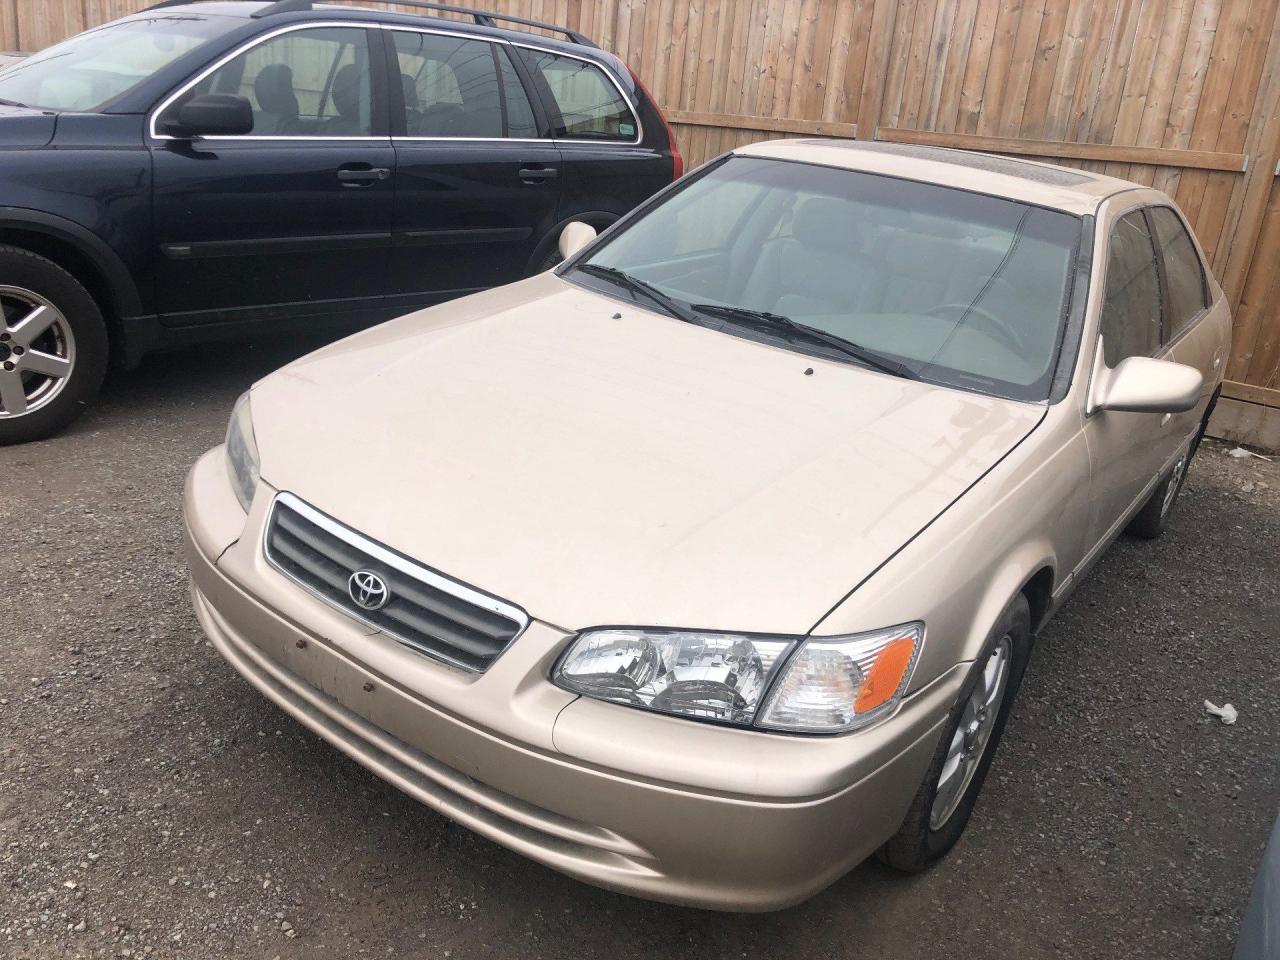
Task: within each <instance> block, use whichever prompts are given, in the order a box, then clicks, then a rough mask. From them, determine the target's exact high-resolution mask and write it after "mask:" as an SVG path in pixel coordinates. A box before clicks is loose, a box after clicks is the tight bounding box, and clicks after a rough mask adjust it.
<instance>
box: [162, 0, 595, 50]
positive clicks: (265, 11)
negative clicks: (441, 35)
mask: <svg viewBox="0 0 1280 960" xmlns="http://www.w3.org/2000/svg"><path fill="white" fill-rule="evenodd" d="M191 2H193V0H164V2H163V3H158V4H156V6H155V7H150V8H148V9H151V10H154V9H156V8H157V7H168V6H175V5H177V4H180V3H191ZM362 2H364V3H381V4H385V5H387V6H397V7H416V8H418V9H420V10H436V11H440V12H442V13H461V14H464V15H466V16H469V17H471V18H473V19H474V20H475V22H476V23H478V24H479V25H480V26H482V27H496V26H497V25H498V24H497V22H496V21H498V20H501V21H503V22H504V23H518V24H520V25H521V26H525V27H537V28H538V29H540V30H550V31H551V32H552V33H562V34H564V35H565V36H566V37H567V38H568V39H569V41H570V42H572V43H578V44H582V45H583V46H587V47H594V46H595V44H594V43H592V42H591V40H590V39H588V38H587V37H584V36H583V35H582V34H580V33H578V31H577V30H570V29H569V28H568V27H562V26H559V25H558V24H554V23H543V22H542V21H541V20H530V19H529V18H527V17H517V16H514V15H512V14H509V13H497V12H494V11H489V10H475V9H472V8H471V7H459V6H455V5H453V4H451V3H432V2H428V0H362ZM311 9H313V7H312V0H276V2H275V3H272V4H270V5H268V6H265V7H263V8H262V9H261V10H258V11H255V12H254V13H253V14H252V16H253V17H255V18H258V17H271V16H275V15H276V14H277V13H295V12H297V11H299V10H311ZM397 12H402V11H397Z"/></svg>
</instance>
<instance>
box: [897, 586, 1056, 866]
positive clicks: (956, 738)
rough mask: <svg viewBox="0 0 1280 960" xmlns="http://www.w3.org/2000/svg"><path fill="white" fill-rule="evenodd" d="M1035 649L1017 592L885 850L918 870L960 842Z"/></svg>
mask: <svg viewBox="0 0 1280 960" xmlns="http://www.w3.org/2000/svg"><path fill="white" fill-rule="evenodd" d="M1030 652H1031V608H1030V606H1029V605H1028V603H1027V598H1026V597H1025V596H1023V595H1021V594H1019V595H1018V597H1017V599H1015V600H1014V601H1013V602H1012V603H1010V604H1009V606H1008V607H1006V608H1005V610H1004V612H1003V613H1002V614H1001V615H1000V620H999V622H998V623H997V624H996V626H995V628H994V629H993V630H992V631H991V633H990V635H989V636H988V637H987V642H986V644H985V645H984V646H983V648H982V652H981V653H980V654H979V655H978V658H977V660H976V661H975V662H974V664H973V667H972V668H971V669H970V671H969V676H968V678H967V679H966V680H965V684H964V687H963V688H962V689H961V693H960V699H959V701H958V702H957V703H956V706H955V708H954V709H953V710H952V712H951V717H950V719H949V721H948V722H947V725H946V727H945V728H944V729H943V732H942V737H941V739H940V740H939V741H938V747H937V750H936V751H935V752H934V756H933V763H932V764H930V766H929V771H928V773H927V774H925V778H924V783H922V784H921V785H920V789H919V791H918V792H917V793H916V796H915V799H914V800H912V802H911V807H910V809H909V810H908V811H907V816H906V819H905V820H904V821H903V823H902V827H901V828H900V829H899V830H898V832H897V833H896V834H895V835H894V836H893V837H892V838H891V839H890V840H889V842H888V843H886V844H885V845H884V846H883V847H882V848H881V849H880V852H879V854H878V855H879V857H880V859H881V860H882V861H884V862H885V863H887V864H889V866H891V867H896V868H897V869H899V870H902V871H905V872H907V873H918V872H919V871H921V870H924V869H925V868H926V867H928V866H930V865H931V864H933V863H934V862H936V861H937V860H939V859H941V858H942V857H943V856H945V855H946V854H947V852H948V851H949V850H950V849H951V848H952V847H953V846H955V845H956V841H958V840H959V839H960V835H961V834H962V833H963V832H964V828H965V826H966V825H967V824H968V822H969V817H970V815H971V814H972V813H973V806H974V804H975V803H976V802H977V799H978V793H979V792H980V791H981V790H982V783H983V781H984V780H986V777H987V769H988V768H989V767H990V766H991V758H992V756H993V755H994V754H995V750H996V745H997V744H998V743H999V742H1000V736H1001V734H1002V733H1003V732H1004V725H1005V722H1006V721H1007V720H1008V717H1009V709H1010V707H1011V706H1012V705H1013V700H1014V697H1015V696H1016V695H1017V692H1018V686H1019V685H1020V684H1021V682H1022V674H1023V671H1024V670H1025V669H1026V666H1027V658H1028V656H1029V655H1030Z"/></svg>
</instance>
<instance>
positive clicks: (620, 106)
mask: <svg viewBox="0 0 1280 960" xmlns="http://www.w3.org/2000/svg"><path fill="white" fill-rule="evenodd" d="M521 52H522V53H523V54H524V57H525V60H526V62H527V63H528V64H529V69H531V70H532V71H533V72H534V75H535V76H539V77H541V78H542V80H544V81H545V82H546V85H547V90H548V92H549V93H550V94H551V99H552V100H553V101H554V103H555V106H556V109H557V110H558V112H559V114H560V118H559V120H558V121H556V122H555V130H554V135H555V136H557V137H564V138H568V139H574V140H626V141H632V140H635V138H636V134H637V133H638V132H639V130H640V127H639V125H638V124H637V123H636V118H635V114H633V113H632V112H631V108H630V107H629V106H627V102H626V101H625V100H624V99H623V98H622V95H621V94H620V93H619V92H618V88H617V86H615V85H614V84H613V83H611V82H610V81H609V79H608V78H607V77H606V76H605V75H604V71H603V70H601V69H600V68H599V67H597V66H595V65H594V64H590V63H587V62H586V61H585V60H576V59H574V58H573V57H562V56H557V55H556V54H554V53H547V52H545V51H542V50H528V49H523V48H522V49H521Z"/></svg>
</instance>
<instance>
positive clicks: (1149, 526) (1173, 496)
mask: <svg viewBox="0 0 1280 960" xmlns="http://www.w3.org/2000/svg"><path fill="white" fill-rule="evenodd" d="M1217 402H1218V394H1217V393H1216V392H1215V393H1214V395H1213V399H1211V400H1210V401H1209V405H1208V407H1206V408H1205V411H1204V416H1203V417H1201V418H1200V426H1199V428H1198V429H1197V430H1196V435H1195V436H1194V437H1192V438H1191V442H1190V443H1189V444H1188V445H1187V447H1186V449H1185V450H1183V451H1182V455H1181V456H1180V457H1178V459H1177V460H1175V461H1174V463H1173V466H1171V467H1170V468H1169V472H1168V473H1166V474H1165V475H1164V477H1163V479H1161V481H1160V482H1159V483H1158V484H1156V488H1155V489H1154V490H1152V491H1151V496H1150V497H1148V498H1147V502H1146V503H1144V504H1143V505H1142V509H1141V510H1139V511H1138V512H1137V514H1136V515H1135V516H1134V518H1133V519H1132V520H1130V521H1129V525H1128V526H1127V527H1125V528H1124V532H1125V533H1127V534H1128V535H1129V536H1131V537H1136V538H1137V539H1139V540H1154V539H1156V538H1157V537H1158V536H1160V534H1162V533H1164V532H1165V530H1167V529H1168V528H1169V518H1170V517H1171V516H1172V514H1173V506H1174V504H1175V503H1177V502H1178V494H1179V493H1181V492H1182V486H1183V484H1185V483H1186V482H1187V471H1188V470H1190V469H1191V461H1192V460H1194V459H1195V456H1196V451H1197V450H1199V449H1200V441H1201V440H1203V439H1204V434H1205V431H1206V430H1208V429H1209V418H1210V417H1212V416H1213V408H1214V406H1215V405H1216V404H1217Z"/></svg>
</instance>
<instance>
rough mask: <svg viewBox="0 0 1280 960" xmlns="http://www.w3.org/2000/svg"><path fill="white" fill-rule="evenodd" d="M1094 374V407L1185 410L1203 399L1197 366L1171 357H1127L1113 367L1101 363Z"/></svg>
mask: <svg viewBox="0 0 1280 960" xmlns="http://www.w3.org/2000/svg"><path fill="white" fill-rule="evenodd" d="M1099 366H1100V370H1099V371H1098V372H1099V374H1100V375H1101V376H1100V377H1099V376H1095V377H1094V387H1093V400H1094V402H1093V404H1092V407H1093V409H1094V410H1124V411H1129V412H1131V413H1182V412H1183V411H1184V410H1190V409H1191V408H1192V407H1194V406H1195V405H1196V403H1197V401H1199V399H1200V391H1201V389H1203V387H1204V377H1203V376H1201V374H1200V371H1199V370H1197V369H1195V368H1194V367H1188V366H1187V365H1186V364H1183V363H1174V362H1173V361H1171V360H1153V359H1152V358H1151V357H1128V358H1127V359H1125V360H1121V361H1120V364H1119V365H1118V366H1117V367H1116V368H1115V369H1114V370H1109V369H1107V367H1105V366H1102V365H1101V364H1100V365H1099Z"/></svg>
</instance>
